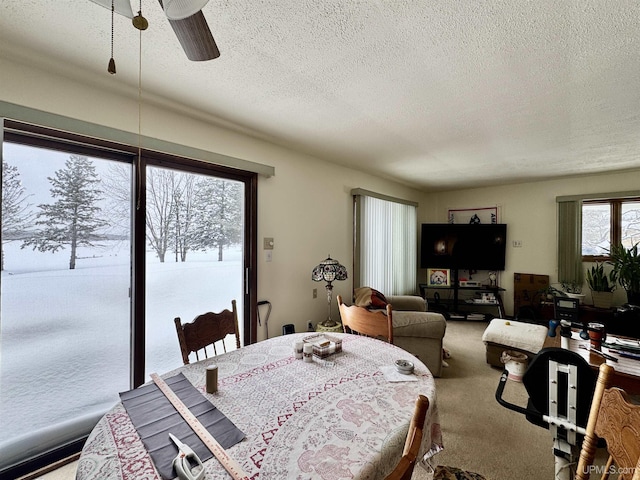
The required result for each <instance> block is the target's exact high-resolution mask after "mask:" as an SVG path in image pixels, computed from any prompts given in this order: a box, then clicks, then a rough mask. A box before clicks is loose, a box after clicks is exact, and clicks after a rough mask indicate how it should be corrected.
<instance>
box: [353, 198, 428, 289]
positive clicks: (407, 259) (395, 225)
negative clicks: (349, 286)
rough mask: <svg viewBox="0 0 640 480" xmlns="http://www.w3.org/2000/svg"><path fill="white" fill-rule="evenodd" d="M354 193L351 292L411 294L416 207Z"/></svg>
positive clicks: (415, 248) (414, 269)
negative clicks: (362, 289) (361, 289)
mask: <svg viewBox="0 0 640 480" xmlns="http://www.w3.org/2000/svg"><path fill="white" fill-rule="evenodd" d="M354 192H355V194H354V200H355V222H354V223H355V225H354V227H355V237H354V239H355V241H354V244H355V252H354V263H355V266H354V267H355V268H354V271H355V272H354V288H356V287H360V286H367V287H371V288H375V289H376V290H379V291H381V292H383V293H384V294H385V295H402V294H410V293H414V292H415V290H416V278H417V251H418V241H417V208H416V207H417V204H415V203H411V202H405V201H402V200H397V199H390V198H389V197H386V198H380V197H378V196H372V195H370V194H365V193H364V191H362V190H356V191H354Z"/></svg>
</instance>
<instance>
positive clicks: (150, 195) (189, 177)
mask: <svg viewBox="0 0 640 480" xmlns="http://www.w3.org/2000/svg"><path fill="white" fill-rule="evenodd" d="M146 170H147V175H146V207H147V208H146V210H147V214H146V242H147V250H146V276H145V277H146V288H145V291H146V318H147V322H146V346H145V352H146V361H145V365H146V377H147V378H148V376H149V374H150V373H153V372H166V371H168V370H171V369H173V368H176V367H178V366H180V365H182V356H181V355H180V348H179V346H178V337H177V335H176V328H175V325H174V318H176V317H180V319H181V321H182V322H183V323H185V322H190V321H191V320H193V318H194V317H196V316H197V315H200V314H201V313H205V312H220V311H222V310H224V309H225V308H226V309H229V310H231V301H232V300H236V302H237V304H238V317H239V318H242V315H243V304H242V298H243V278H244V276H243V271H244V269H243V254H244V203H245V199H244V188H243V183H242V182H239V181H235V180H228V179H224V178H219V177H215V176H211V175H203V174H197V173H192V172H185V171H179V170H175V169H171V168H160V167H154V166H148V167H147V169H146ZM240 328H241V334H240V338H244V335H243V333H242V330H243V325H242V324H241V325H240ZM225 345H226V348H227V350H231V349H235V339H233V338H228V339H227V341H226V342H225Z"/></svg>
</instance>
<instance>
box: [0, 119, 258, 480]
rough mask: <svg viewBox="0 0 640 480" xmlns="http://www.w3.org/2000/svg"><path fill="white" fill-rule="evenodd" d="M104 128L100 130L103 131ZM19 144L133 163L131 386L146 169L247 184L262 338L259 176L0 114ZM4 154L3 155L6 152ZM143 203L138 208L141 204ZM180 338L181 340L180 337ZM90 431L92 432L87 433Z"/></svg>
mask: <svg viewBox="0 0 640 480" xmlns="http://www.w3.org/2000/svg"><path fill="white" fill-rule="evenodd" d="M98 131H99V130H97V132H98ZM3 141H8V142H14V143H19V144H23V145H31V146H37V147H42V148H49V149H60V150H64V151H68V152H73V153H78V154H82V155H88V156H98V157H102V158H106V159H111V160H119V161H122V162H125V163H127V164H132V165H133V175H132V197H133V199H134V202H133V203H134V205H132V213H133V215H132V239H131V245H132V247H131V249H132V252H131V253H132V256H131V283H130V285H131V300H130V302H131V303H130V305H131V307H130V308H131V310H130V311H131V316H130V317H131V318H130V321H131V336H130V338H131V358H130V379H129V380H130V386H131V388H135V387H138V386H140V385H141V384H143V383H144V382H145V378H144V371H145V368H144V362H145V335H144V333H145V294H144V292H145V268H144V267H145V245H146V238H145V229H146V224H145V214H144V212H145V209H144V207H145V196H146V195H145V191H146V183H145V175H144V171H145V167H146V165H153V166H165V167H171V168H175V169H178V170H180V171H183V172H194V173H203V174H206V175H212V176H217V177H221V178H226V179H230V180H236V181H241V182H243V184H244V197H245V203H244V218H245V229H244V251H243V268H244V279H243V284H244V285H243V286H244V288H243V298H242V303H243V307H244V308H243V312H244V314H243V319H242V320H241V321H243V323H244V338H243V343H244V344H245V345H248V344H251V343H255V342H256V341H257V187H258V174H257V173H255V172H249V171H245V170H240V169H235V168H231V167H227V166H220V165H215V164H213V163H210V162H205V161H201V160H196V159H192V158H185V157H180V156H176V155H170V154H164V153H160V152H156V151H145V150H144V149H140V154H139V148H138V147H136V146H132V145H126V144H123V143H117V142H113V141H108V140H103V139H99V138H93V137H88V136H84V135H80V134H75V133H70V132H68V131H62V130H57V129H54V128H49V127H42V126H39V125H34V124H31V123H25V122H22V121H17V120H12V119H9V118H0V148H1V147H2V142H3ZM0 157H1V154H0ZM136 206H137V208H136ZM176 341H177V340H176ZM87 434H88V432H87ZM85 441H86V435H85V436H84V437H83V438H79V439H78V440H76V441H73V442H71V443H67V444H64V445H60V446H59V447H57V448H55V449H53V450H50V451H47V452H43V453H40V454H36V456H35V457H31V458H30V459H28V460H25V462H24V463H21V464H19V465H16V466H13V467H10V469H9V470H10V472H9V471H3V472H2V473H3V474H4V473H10V474H11V475H17V476H20V475H24V474H25V473H28V472H30V471H33V470H35V469H37V468H40V467H42V466H44V465H47V464H49V463H51V462H54V461H56V460H59V459H61V458H64V457H67V456H69V455H70V454H73V453H76V452H79V451H80V450H81V448H82V445H83V444H84V442H85Z"/></svg>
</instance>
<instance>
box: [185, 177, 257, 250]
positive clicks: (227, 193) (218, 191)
mask: <svg viewBox="0 0 640 480" xmlns="http://www.w3.org/2000/svg"><path fill="white" fill-rule="evenodd" d="M196 203H197V208H196V213H195V216H196V221H197V224H198V229H197V231H198V238H197V240H196V241H194V242H193V243H194V245H195V246H197V247H198V248H199V249H201V250H206V249H207V248H210V247H214V248H217V249H218V261H219V262H221V261H222V260H223V250H224V248H225V247H228V246H229V245H233V244H234V243H238V242H239V241H240V239H241V233H242V205H243V204H244V203H243V202H242V185H241V184H240V183H238V182H232V181H229V180H223V179H220V178H207V179H204V180H202V182H201V184H200V188H199V190H198V192H197V202H196Z"/></svg>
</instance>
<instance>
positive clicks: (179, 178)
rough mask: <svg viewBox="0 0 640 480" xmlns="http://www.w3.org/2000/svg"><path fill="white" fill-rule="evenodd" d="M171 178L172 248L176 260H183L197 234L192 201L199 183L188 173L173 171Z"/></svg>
mask: <svg viewBox="0 0 640 480" xmlns="http://www.w3.org/2000/svg"><path fill="white" fill-rule="evenodd" d="M172 179H173V202H174V212H175V221H174V223H173V225H172V227H173V228H172V230H173V235H172V238H173V249H174V252H175V259H176V262H178V261H180V262H184V261H186V260H187V252H188V251H189V250H191V249H192V248H193V246H194V239H195V238H196V236H197V225H196V223H195V218H194V209H195V205H194V202H195V199H196V194H197V189H198V185H199V183H198V182H196V176H195V175H193V174H189V173H174V175H173V177H172Z"/></svg>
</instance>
